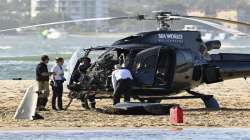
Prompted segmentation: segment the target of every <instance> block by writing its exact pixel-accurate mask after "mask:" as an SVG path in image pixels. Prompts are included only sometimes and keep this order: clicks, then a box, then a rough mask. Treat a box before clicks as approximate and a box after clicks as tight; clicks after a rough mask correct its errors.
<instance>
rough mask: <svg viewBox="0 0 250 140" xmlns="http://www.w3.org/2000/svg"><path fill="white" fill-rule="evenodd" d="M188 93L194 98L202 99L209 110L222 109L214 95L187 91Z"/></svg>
mask: <svg viewBox="0 0 250 140" xmlns="http://www.w3.org/2000/svg"><path fill="white" fill-rule="evenodd" d="M187 92H188V93H189V94H191V95H193V96H194V97H197V98H200V99H201V100H202V101H203V102H204V104H205V106H206V108H207V109H220V105H219V103H218V102H217V100H216V99H215V98H214V97H213V95H204V94H201V93H198V92H194V91H190V90H187Z"/></svg>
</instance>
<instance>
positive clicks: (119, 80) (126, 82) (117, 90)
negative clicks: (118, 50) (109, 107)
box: [112, 65, 133, 105]
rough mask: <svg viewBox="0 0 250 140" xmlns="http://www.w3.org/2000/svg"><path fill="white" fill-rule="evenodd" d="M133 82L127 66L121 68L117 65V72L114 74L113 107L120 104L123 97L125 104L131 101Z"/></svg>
mask: <svg viewBox="0 0 250 140" xmlns="http://www.w3.org/2000/svg"><path fill="white" fill-rule="evenodd" d="M132 80H133V77H132V74H131V72H130V71H129V70H128V69H127V68H125V66H122V68H119V66H118V65H115V70H114V71H113V72H112V85H113V89H114V93H113V105H115V104H117V103H120V98H121V96H122V95H123V96H124V102H129V101H130V92H131V86H132Z"/></svg>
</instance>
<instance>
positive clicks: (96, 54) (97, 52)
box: [88, 50, 105, 62]
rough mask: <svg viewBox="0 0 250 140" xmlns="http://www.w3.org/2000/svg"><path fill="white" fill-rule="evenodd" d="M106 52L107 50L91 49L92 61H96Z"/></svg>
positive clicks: (90, 56)
mask: <svg viewBox="0 0 250 140" xmlns="http://www.w3.org/2000/svg"><path fill="white" fill-rule="evenodd" d="M104 52H105V50H98V51H91V52H90V53H89V55H88V57H89V58H90V59H91V62H95V61H96V60H97V59H98V56H99V55H100V54H102V53H104Z"/></svg>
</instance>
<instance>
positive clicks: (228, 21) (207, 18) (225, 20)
mask: <svg viewBox="0 0 250 140" xmlns="http://www.w3.org/2000/svg"><path fill="white" fill-rule="evenodd" d="M182 17H187V18H197V19H204V20H215V21H221V22H227V23H232V24H238V25H244V26H250V23H247V22H242V21H235V20H229V19H223V18H216V17H202V16H182Z"/></svg>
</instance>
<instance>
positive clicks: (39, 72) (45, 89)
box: [36, 55, 52, 111]
mask: <svg viewBox="0 0 250 140" xmlns="http://www.w3.org/2000/svg"><path fill="white" fill-rule="evenodd" d="M48 63H49V56H48V55H43V56H42V57H41V62H40V63H39V64H38V65H37V67H36V81H37V83H38V91H37V93H38V103H37V109H38V110H39V111H47V109H46V108H45V107H46V105H47V102H48V97H49V76H50V75H51V74H52V73H49V71H48V67H47V64H48Z"/></svg>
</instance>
